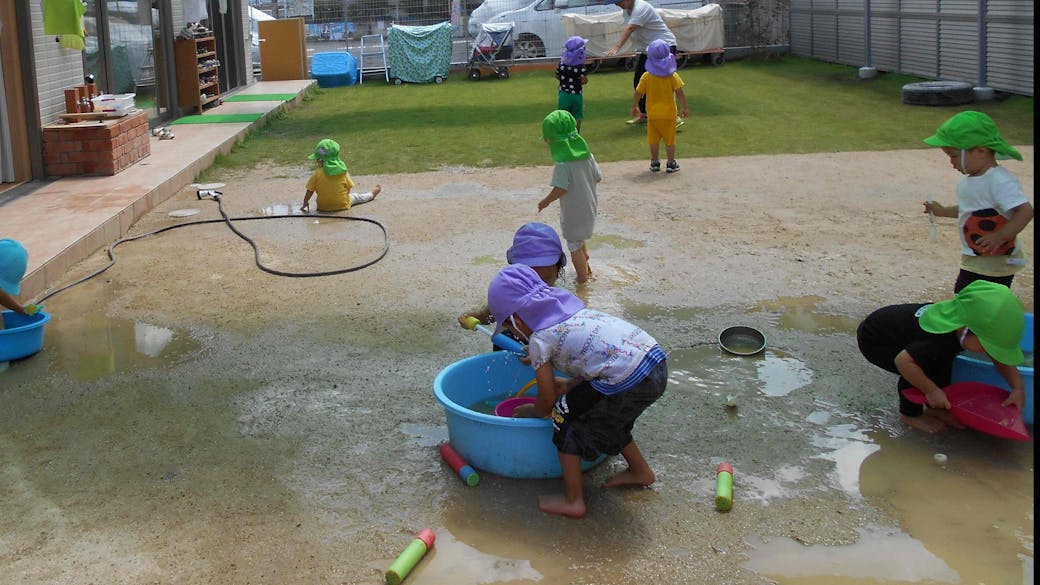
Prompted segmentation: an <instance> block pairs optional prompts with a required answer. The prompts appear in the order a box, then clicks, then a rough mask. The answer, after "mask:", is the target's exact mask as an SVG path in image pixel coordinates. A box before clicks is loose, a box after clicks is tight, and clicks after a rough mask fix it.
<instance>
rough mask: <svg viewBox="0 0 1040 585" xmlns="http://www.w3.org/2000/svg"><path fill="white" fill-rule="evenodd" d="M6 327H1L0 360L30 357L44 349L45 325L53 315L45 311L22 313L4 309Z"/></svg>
mask: <svg viewBox="0 0 1040 585" xmlns="http://www.w3.org/2000/svg"><path fill="white" fill-rule="evenodd" d="M3 318H4V328H3V329H0V362H9V361H11V360H18V359H22V358H26V357H29V356H31V355H33V354H34V353H36V352H38V351H40V350H41V349H43V326H44V325H46V324H47V322H48V321H50V320H51V316H50V315H49V314H47V313H45V312H43V311H37V312H36V314H34V315H20V314H18V313H15V312H14V311H4V312H3Z"/></svg>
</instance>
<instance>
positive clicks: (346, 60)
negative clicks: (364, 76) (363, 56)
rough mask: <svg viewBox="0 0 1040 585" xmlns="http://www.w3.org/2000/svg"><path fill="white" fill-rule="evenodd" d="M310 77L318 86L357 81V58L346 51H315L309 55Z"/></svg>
mask: <svg viewBox="0 0 1040 585" xmlns="http://www.w3.org/2000/svg"><path fill="white" fill-rule="evenodd" d="M311 78H312V79H314V80H316V81H317V82H318V87H340V86H343V85H354V84H355V83H356V82H357V59H355V58H354V55H352V54H350V53H348V52H346V51H335V52H328V53H315V54H314V56H313V57H311Z"/></svg>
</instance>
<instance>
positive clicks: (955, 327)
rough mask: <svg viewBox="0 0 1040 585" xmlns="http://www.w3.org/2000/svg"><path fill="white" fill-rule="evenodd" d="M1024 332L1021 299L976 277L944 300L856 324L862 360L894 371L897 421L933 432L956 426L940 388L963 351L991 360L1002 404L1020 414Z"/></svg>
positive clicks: (898, 308)
mask: <svg viewBox="0 0 1040 585" xmlns="http://www.w3.org/2000/svg"><path fill="white" fill-rule="evenodd" d="M1024 329H1025V313H1024V310H1023V308H1022V302H1021V301H1019V300H1018V297H1016V296H1015V294H1014V293H1013V292H1011V289H1009V288H1008V287H1006V286H1004V285H1002V284H997V283H995V282H989V281H986V280H977V281H975V282H972V283H971V284H969V285H968V286H966V287H964V288H963V289H961V291H960V292H958V293H957V294H956V295H955V296H954V298H953V299H951V300H947V301H942V302H939V303H934V304H928V303H911V304H902V305H890V306H887V307H882V308H880V309H878V310H876V311H874V312H873V313H871V314H870V315H869V316H867V318H866V319H864V320H863V322H862V323H860V325H859V328H858V329H857V330H856V340H857V342H858V343H859V350H860V352H862V353H863V357H865V358H867V361H869V362H870V363H872V364H874V365H875V366H878V367H879V368H883V369H885V370H888V371H889V372H892V373H895V374H899V380H898V382H897V383H896V391H897V392H898V393H899V413H900V415H901V416H900V417H899V418H900V420H902V421H903V422H904V423H906V424H908V425H910V426H911V427H913V428H915V429H918V430H922V431H925V432H927V433H935V432H938V431H941V430H943V429H944V428H946V425H950V426H954V427H956V428H963V425H962V424H960V423H959V422H957V420H956V419H955V418H953V416H952V415H951V414H950V411H949V410H948V409H949V408H950V401H949V400H948V399H947V397H946V393H945V392H944V391H943V388H945V387H946V386H949V385H950V378H951V376H952V372H953V360H954V358H956V357H957V354H958V353H960V352H961V351H962V350H965V349H966V350H968V351H974V352H977V353H982V354H985V355H987V356H989V358H990V359H991V360H993V365H994V366H995V367H996V368H997V371H998V372H1000V375H1001V376H1003V377H1004V379H1005V380H1007V383H1008V385H1009V386H1010V387H1011V394H1009V395H1008V398H1007V400H1005V401H1004V405H1005V406H1007V405H1014V406H1015V407H1016V408H1018V410H1019V411H1021V410H1022V407H1023V406H1024V405H1025V386H1024V383H1023V381H1022V375H1021V374H1020V373H1019V371H1018V368H1017V367H1016V366H1018V365H1019V364H1021V363H1022V362H1023V361H1025V356H1023V354H1022V350H1021V348H1020V347H1019V341H1020V339H1021V338H1022V332H1023V330H1024ZM907 388H917V389H918V390H920V391H921V392H922V393H924V395H925V397H926V398H927V399H928V407H929V408H928V409H927V410H926V409H925V407H924V406H923V405H921V404H917V403H914V402H911V401H910V400H908V399H907V398H906V397H905V396H903V390H906V389H907Z"/></svg>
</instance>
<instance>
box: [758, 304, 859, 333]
mask: <svg viewBox="0 0 1040 585" xmlns="http://www.w3.org/2000/svg"><path fill="white" fill-rule="evenodd" d="M824 300H826V299H824V297H820V296H805V297H780V298H778V299H776V300H772V301H762V302H760V303H758V304H757V305H755V306H754V307H753V308H752V309H751V310H749V311H748V313H762V312H768V313H779V314H780V316H779V317H778V319H777V322H776V326H777V327H780V328H781V329H789V330H795V331H805V332H807V333H815V334H830V333H855V332H856V328H857V327H859V320H858V319H853V318H851V317H846V316H843V315H832V314H827V313H823V312H820V311H818V310H816V305H818V304H819V303H821V302H823V301H824Z"/></svg>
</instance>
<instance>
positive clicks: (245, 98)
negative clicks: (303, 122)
mask: <svg viewBox="0 0 1040 585" xmlns="http://www.w3.org/2000/svg"><path fill="white" fill-rule="evenodd" d="M293 99H296V94H295V93H245V94H242V93H240V94H237V95H232V96H228V97H226V98H224V101H225V102H287V101H289V100H293Z"/></svg>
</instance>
